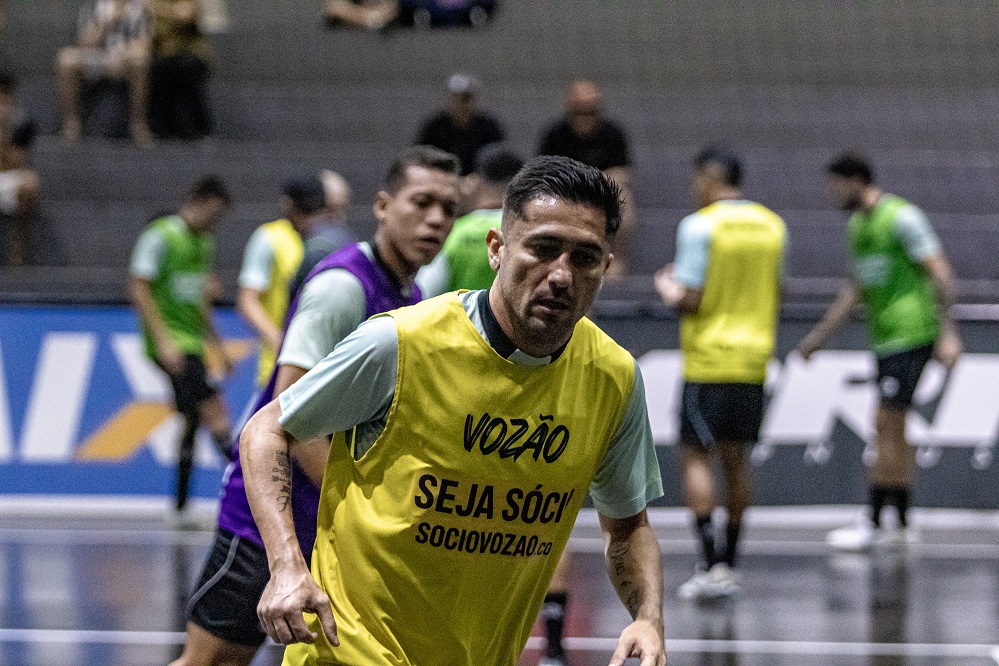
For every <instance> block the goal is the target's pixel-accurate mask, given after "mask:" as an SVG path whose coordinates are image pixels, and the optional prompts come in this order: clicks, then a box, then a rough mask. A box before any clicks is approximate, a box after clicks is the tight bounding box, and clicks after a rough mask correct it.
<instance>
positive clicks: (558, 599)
mask: <svg viewBox="0 0 999 666" xmlns="http://www.w3.org/2000/svg"><path fill="white" fill-rule="evenodd" d="M571 560H572V558H571V556H570V555H569V550H568V549H566V550H563V551H562V556H561V557H560V558H559V561H558V565H557V566H556V567H555V573H554V574H553V575H552V580H551V583H549V584H548V593H547V594H546V595H545V603H544V604H543V605H542V606H541V618H542V619H543V620H544V623H545V638H546V639H547V641H548V642H547V643H546V645H545V654H544V656H543V657H542V658H541V660H540V661H539V662H538V664H539V666H562V665H563V664H565V663H567V661H566V655H565V646H563V645H562V634H563V630H564V628H565V615H566V610H567V608H568V605H569V575H570V568H571V566H572V565H571Z"/></svg>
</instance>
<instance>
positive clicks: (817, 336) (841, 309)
mask: <svg viewBox="0 0 999 666" xmlns="http://www.w3.org/2000/svg"><path fill="white" fill-rule="evenodd" d="M859 301H860V292H859V291H858V290H857V283H856V282H854V281H853V280H852V279H851V280H850V281H849V282H848V283H847V284H845V285H844V286H843V288H842V289H840V291H839V293H838V294H837V295H836V299H835V300H834V301H833V302H832V305H830V306H829V309H828V310H826V313H825V314H824V315H823V316H822V319H821V320H820V321H819V323H817V324H816V325H815V327H814V328H813V329H812V330H811V331H809V333H808V335H806V336H805V337H804V339H803V340H802V341H801V342H800V343H798V353H800V354H801V355H802V357H803V358H804V359H805V360H806V361H807V360H808V359H809V358H811V356H812V354H814V353H815V352H817V351H818V350H819V349H821V348H822V347H823V346H824V345H825V344H826V342H828V341H829V338H831V337H832V335H833V333H835V332H836V331H837V330H839V328H840V326H842V325H843V322H845V321H846V319H847V317H849V316H850V312H851V311H852V310H853V308H854V307H855V306H856V305H857V303H858V302H859Z"/></svg>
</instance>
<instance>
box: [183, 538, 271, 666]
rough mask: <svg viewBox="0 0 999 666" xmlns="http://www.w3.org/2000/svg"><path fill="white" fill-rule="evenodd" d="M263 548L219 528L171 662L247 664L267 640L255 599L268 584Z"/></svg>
mask: <svg viewBox="0 0 999 666" xmlns="http://www.w3.org/2000/svg"><path fill="white" fill-rule="evenodd" d="M268 578H269V572H268V570H267V555H266V553H265V552H264V549H263V548H262V547H260V546H258V545H257V544H254V543H251V542H248V541H246V540H245V539H242V538H240V537H238V536H235V535H233V534H232V533H231V532H228V531H226V530H221V529H220V530H219V531H218V533H217V534H216V536H215V543H214V545H213V547H212V551H211V553H210V554H209V556H208V561H207V562H206V563H205V568H204V570H203V571H202V573H201V578H200V580H199V582H198V586H197V588H196V589H195V591H194V594H193V595H192V596H191V600H190V602H189V603H188V608H187V615H188V623H187V635H186V637H185V642H184V651H183V653H182V654H181V656H180V658H179V659H177V661H175V662H173V664H171V666H246V665H247V664H249V663H250V662H251V661H252V660H253V657H254V655H255V654H256V653H257V650H258V649H259V648H260V645H261V644H262V643H263V642H264V639H265V638H266V636H265V634H264V632H263V631H262V630H261V629H260V625H259V621H258V619H257V602H258V601H259V600H260V595H261V594H263V590H264V587H265V586H266V585H267V580H268Z"/></svg>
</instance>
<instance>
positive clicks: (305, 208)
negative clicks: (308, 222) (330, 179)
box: [282, 176, 326, 215]
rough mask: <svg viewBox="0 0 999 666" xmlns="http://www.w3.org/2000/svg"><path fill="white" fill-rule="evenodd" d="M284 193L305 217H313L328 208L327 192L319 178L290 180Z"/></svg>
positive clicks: (306, 177) (309, 177)
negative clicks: (317, 212)
mask: <svg viewBox="0 0 999 666" xmlns="http://www.w3.org/2000/svg"><path fill="white" fill-rule="evenodd" d="M282 193H283V194H284V195H285V196H286V197H288V198H289V199H291V202H292V203H293V204H294V205H295V208H297V209H298V210H300V211H301V212H302V213H304V214H305V215H312V214H313V213H315V212H316V211H318V210H322V209H323V208H325V207H326V190H325V189H324V188H323V182H322V181H321V180H319V177H318V176H301V177H299V178H294V179H292V180H289V181H287V182H286V183H285V184H284V188H283V189H282Z"/></svg>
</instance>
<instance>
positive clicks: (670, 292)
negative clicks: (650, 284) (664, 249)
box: [655, 264, 704, 314]
mask: <svg viewBox="0 0 999 666" xmlns="http://www.w3.org/2000/svg"><path fill="white" fill-rule="evenodd" d="M655 281H656V291H657V292H659V296H660V298H662V299H663V302H664V303H666V305H671V306H673V307H675V308H676V309H677V311H678V312H680V314H697V311H698V310H699V309H700V307H701V299H703V298H704V290H703V289H693V288H691V287H687V286H684V285H683V284H681V283H680V282H679V281H678V280H677V279H676V277H674V275H673V265H672V264H670V265H668V266H666V267H665V268H662V269H661V270H659V272H657V273H656V277H655Z"/></svg>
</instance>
